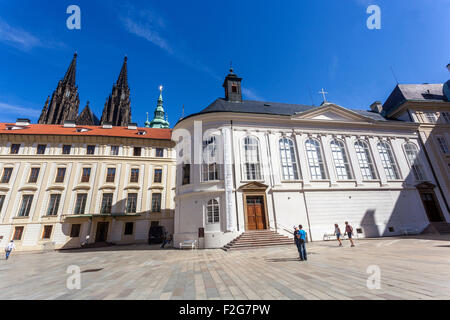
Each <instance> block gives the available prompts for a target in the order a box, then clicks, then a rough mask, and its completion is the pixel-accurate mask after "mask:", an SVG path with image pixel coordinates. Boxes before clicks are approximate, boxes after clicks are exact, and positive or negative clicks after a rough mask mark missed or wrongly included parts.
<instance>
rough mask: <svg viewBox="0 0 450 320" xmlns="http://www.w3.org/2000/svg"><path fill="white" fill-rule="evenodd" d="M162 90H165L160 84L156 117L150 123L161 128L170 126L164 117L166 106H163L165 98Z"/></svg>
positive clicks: (151, 126) (151, 125)
mask: <svg viewBox="0 0 450 320" xmlns="http://www.w3.org/2000/svg"><path fill="white" fill-rule="evenodd" d="M162 91H163V86H159V98H158V102H157V104H156V109H155V117H154V118H153V120H152V121H151V122H150V124H149V127H150V128H160V129H167V128H169V122H168V121H167V120H165V119H164V118H165V112H164V108H163V102H164V100H163V97H162Z"/></svg>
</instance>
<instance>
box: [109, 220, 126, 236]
mask: <svg viewBox="0 0 450 320" xmlns="http://www.w3.org/2000/svg"><path fill="white" fill-rule="evenodd" d="M122 229H123V222H122V221H114V224H113V226H112V231H111V241H120V240H121V239H122Z"/></svg>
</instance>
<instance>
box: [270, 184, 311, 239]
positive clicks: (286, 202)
mask: <svg viewBox="0 0 450 320" xmlns="http://www.w3.org/2000/svg"><path fill="white" fill-rule="evenodd" d="M273 198H274V202H275V214H276V224H277V227H278V228H277V231H278V233H280V234H283V235H287V236H291V237H292V234H291V233H289V232H287V231H286V230H284V229H288V230H289V231H292V232H293V231H294V226H298V225H299V224H301V225H303V228H304V229H305V231H307V232H308V227H309V225H308V218H307V215H306V209H305V201H304V198H303V193H300V192H292V191H283V192H274V193H273ZM274 222H275V221H274ZM271 225H274V224H272V223H271Z"/></svg>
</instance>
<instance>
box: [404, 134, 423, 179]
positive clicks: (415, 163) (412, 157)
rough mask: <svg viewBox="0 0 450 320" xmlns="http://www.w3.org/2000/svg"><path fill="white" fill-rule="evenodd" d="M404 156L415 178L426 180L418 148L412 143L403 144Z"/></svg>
mask: <svg viewBox="0 0 450 320" xmlns="http://www.w3.org/2000/svg"><path fill="white" fill-rule="evenodd" d="M403 147H404V148H405V153H406V158H407V159H408V163H409V167H410V168H411V170H412V172H413V174H414V177H415V178H416V180H419V181H424V180H426V176H425V173H424V171H423V167H422V164H421V163H420V160H419V149H418V148H417V146H416V145H415V144H414V143H411V142H408V143H406V144H405V145H404V146H403Z"/></svg>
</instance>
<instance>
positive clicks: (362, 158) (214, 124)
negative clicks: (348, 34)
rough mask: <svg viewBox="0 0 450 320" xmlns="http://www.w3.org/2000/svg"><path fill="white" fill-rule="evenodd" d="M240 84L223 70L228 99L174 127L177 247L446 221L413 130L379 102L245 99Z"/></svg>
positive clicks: (366, 232)
mask: <svg viewBox="0 0 450 320" xmlns="http://www.w3.org/2000/svg"><path fill="white" fill-rule="evenodd" d="M241 80H242V79H241V78H239V77H238V76H237V75H236V74H235V73H234V72H233V70H230V74H229V75H228V76H227V77H226V78H225V82H224V85H223V86H224V88H225V98H219V99H217V100H215V101H214V102H213V103H212V104H211V105H209V106H208V107H207V108H205V109H203V110H202V111H200V112H198V113H195V114H192V115H190V116H188V117H186V118H184V119H181V120H180V121H179V122H178V123H177V124H176V126H175V127H174V132H173V139H174V141H175V142H177V179H176V198H175V202H176V206H175V234H174V238H175V244H178V243H180V242H182V241H184V240H197V241H198V243H199V245H200V247H203V248H219V247H223V246H225V245H226V244H228V243H230V242H232V241H233V240H235V239H236V238H237V237H239V236H240V235H242V234H243V233H245V232H249V231H255V230H271V231H274V232H276V233H279V234H284V235H290V234H291V232H292V230H293V226H294V225H298V224H302V225H303V226H304V229H305V231H307V233H308V237H309V240H322V239H323V237H324V235H325V234H329V233H331V234H332V233H333V232H334V224H335V223H338V224H339V225H340V226H341V228H342V227H343V225H344V222H345V221H348V222H349V223H350V224H351V225H352V226H353V227H354V229H355V231H356V233H357V236H358V237H378V236H390V235H400V234H403V233H404V232H408V233H411V232H416V233H420V232H422V231H423V230H424V229H425V228H427V227H428V226H429V225H430V222H432V221H434V220H433V219H434V215H435V212H433V210H438V211H439V214H440V216H441V218H442V221H443V222H446V223H448V222H450V216H449V211H448V209H447V207H446V204H445V201H446V200H445V198H444V197H445V196H444V195H443V193H441V192H440V191H439V190H438V188H437V187H436V186H437V185H438V181H436V175H435V174H434V173H433V168H432V167H431V166H430V164H429V160H428V158H427V155H426V154H425V152H424V148H423V145H422V142H421V138H420V136H419V134H418V130H419V128H420V124H419V123H415V122H410V121H401V120H396V119H389V118H386V117H385V116H383V115H382V114H380V112H381V111H382V110H381V109H382V107H381V104H380V103H375V104H373V105H372V106H371V110H370V111H361V110H350V109H347V108H344V107H341V106H338V105H336V104H333V103H329V102H326V101H325V102H324V103H323V104H322V105H321V106H320V107H314V106H306V105H296V104H286V103H274V102H261V101H247V100H243V99H242V93H241V92H242V91H241ZM447 134H448V131H447ZM447 174H448V172H447ZM447 196H448V193H447ZM425 198H426V199H429V201H430V202H426V201H424V199H425ZM431 201H432V205H431V204H430V203H431Z"/></svg>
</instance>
